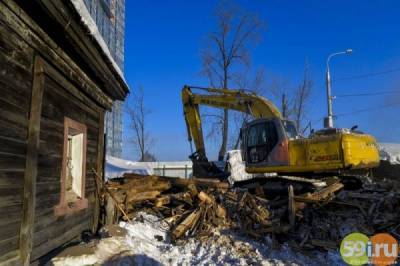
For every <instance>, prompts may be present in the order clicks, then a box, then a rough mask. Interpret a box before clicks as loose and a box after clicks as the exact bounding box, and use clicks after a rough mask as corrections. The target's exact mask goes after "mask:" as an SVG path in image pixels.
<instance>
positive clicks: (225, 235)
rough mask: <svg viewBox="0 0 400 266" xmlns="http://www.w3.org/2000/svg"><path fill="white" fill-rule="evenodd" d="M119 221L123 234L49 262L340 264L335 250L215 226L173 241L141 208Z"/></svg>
mask: <svg viewBox="0 0 400 266" xmlns="http://www.w3.org/2000/svg"><path fill="white" fill-rule="evenodd" d="M120 227H122V228H124V229H125V230H126V233H125V237H121V236H112V237H109V238H104V239H101V240H100V241H98V243H97V244H96V245H95V247H94V248H93V249H94V251H93V252H92V253H91V254H76V255H74V256H73V255H71V252H66V253H67V254H69V255H65V254H64V255H59V256H57V257H56V258H53V259H52V262H53V265H87V264H96V265H98V264H104V265H325V264H328V265H344V264H343V262H342V261H341V259H340V255H339V253H338V251H330V252H320V251H308V253H307V255H305V254H302V253H301V251H293V250H292V249H291V248H290V247H289V246H288V245H287V244H283V245H275V246H276V247H275V248H273V246H274V243H273V241H272V240H271V239H270V238H265V239H264V240H260V241H255V240H252V239H249V238H247V237H243V236H240V235H238V234H237V233H235V232H232V231H229V230H226V231H224V230H222V231H218V230H215V232H214V235H213V236H211V237H210V238H208V239H206V240H199V239H197V238H191V239H188V240H187V241H185V242H181V243H178V244H172V243H171V242H170V240H169V238H168V236H167V231H168V225H167V224H166V223H164V222H162V221H160V220H159V218H157V217H155V216H153V215H149V214H146V213H144V212H140V213H138V215H137V218H135V220H134V221H132V222H131V223H125V222H121V223H120ZM124 229H122V230H124ZM77 247H79V246H77Z"/></svg>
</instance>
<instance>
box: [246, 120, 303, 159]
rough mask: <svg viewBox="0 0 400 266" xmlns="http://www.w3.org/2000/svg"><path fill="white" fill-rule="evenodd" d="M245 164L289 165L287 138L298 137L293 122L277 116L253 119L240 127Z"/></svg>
mask: <svg viewBox="0 0 400 266" xmlns="http://www.w3.org/2000/svg"><path fill="white" fill-rule="evenodd" d="M241 132H242V142H241V143H242V144H241V145H242V153H243V154H242V156H243V158H244V161H245V162H246V166H249V167H259V166H285V165H289V149H288V143H289V139H295V138H298V133H297V129H296V126H295V123H294V122H293V121H290V120H280V119H277V118H269V119H255V120H253V121H252V122H250V123H248V124H247V125H246V126H244V127H243V128H242V131H241Z"/></svg>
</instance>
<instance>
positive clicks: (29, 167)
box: [20, 57, 44, 265]
mask: <svg viewBox="0 0 400 266" xmlns="http://www.w3.org/2000/svg"><path fill="white" fill-rule="evenodd" d="M43 91H44V69H43V60H42V59H41V58H40V57H36V58H35V63H34V78H33V82H32V97H31V110H30V116H29V128H28V145H27V152H26V156H27V159H26V168H25V176H24V198H23V211H22V221H21V231H20V252H21V259H22V262H23V264H24V265H29V262H30V253H31V250H32V237H33V224H34V218H35V207H36V177H37V159H38V150H39V134H40V117H41V111H42V97H43Z"/></svg>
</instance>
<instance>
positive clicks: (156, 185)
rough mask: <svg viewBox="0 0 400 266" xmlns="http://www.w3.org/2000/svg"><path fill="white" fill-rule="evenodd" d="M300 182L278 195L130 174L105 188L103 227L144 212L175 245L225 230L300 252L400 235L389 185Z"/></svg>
mask: <svg viewBox="0 0 400 266" xmlns="http://www.w3.org/2000/svg"><path fill="white" fill-rule="evenodd" d="M275 181H276V180H275ZM301 181H302V180H301ZM301 181H297V183H296V182H293V180H292V184H291V185H289V186H286V187H285V186H282V187H285V189H286V191H285V192H282V191H281V192H280V193H277V190H276V189H275V190H274V191H272V192H271V190H269V188H270V187H271V186H272V185H271V183H273V182H266V180H265V179H262V180H261V181H260V180H259V181H257V180H256V181H254V182H252V183H250V184H249V183H247V184H242V185H240V186H238V187H233V188H231V187H230V186H229V184H228V183H226V182H221V181H218V180H213V179H196V178H193V179H179V178H171V177H162V176H141V175H137V174H125V175H124V177H123V178H117V179H112V180H109V181H108V182H107V184H106V185H104V187H103V189H102V191H103V193H101V201H102V202H103V204H104V206H105V212H104V215H103V217H102V223H104V224H113V223H116V222H117V221H118V220H120V219H122V220H124V221H127V222H131V221H132V220H133V219H136V218H137V214H138V213H139V212H145V213H148V214H151V215H154V216H156V217H158V218H159V219H160V220H162V221H164V222H165V223H166V224H168V226H169V228H170V229H169V232H168V237H169V238H170V239H171V241H173V242H179V241H185V240H187V239H189V238H192V237H194V238H197V239H200V240H203V239H207V238H209V237H210V236H212V235H213V233H214V232H215V229H216V228H219V229H229V230H234V231H236V232H238V233H240V234H242V235H245V236H249V237H251V238H254V239H256V240H257V239H262V238H264V237H265V236H272V238H273V239H274V240H276V241H277V243H279V242H289V243H290V245H291V246H292V247H294V248H297V249H315V248H322V249H327V250H329V249H336V248H337V247H338V246H339V243H340V240H341V239H343V237H344V236H345V235H346V234H348V233H351V232H354V231H362V232H365V233H368V234H371V235H372V234H374V233H376V232H390V233H391V234H392V235H394V236H397V237H399V236H400V213H399V212H398V211H396V210H398V209H399V207H400V193H398V192H395V191H391V190H390V189H391V187H390V186H388V184H389V182H388V181H386V182H385V184H386V185H385V186H384V185H382V184H380V183H373V182H368V180H364V185H363V186H362V188H358V189H356V190H354V188H353V189H345V188H344V185H343V183H342V182H340V180H339V179H338V178H334V177H331V178H327V179H325V180H323V181H319V182H318V183H314V184H313V185H312V186H311V185H310V184H311V182H309V183H308V185H309V186H308V187H304V186H303V183H304V182H301ZM262 182H264V184H263V183H262ZM279 182H280V183H279ZM279 182H276V184H275V187H278V185H279V184H282V182H281V181H279ZM277 184H278V185H277ZM272 187H273V186H272ZM310 187H311V188H310ZM350 188H351V186H350ZM392 188H393V186H392ZM307 190H308V192H305V193H299V192H301V191H307ZM271 195H272V196H271Z"/></svg>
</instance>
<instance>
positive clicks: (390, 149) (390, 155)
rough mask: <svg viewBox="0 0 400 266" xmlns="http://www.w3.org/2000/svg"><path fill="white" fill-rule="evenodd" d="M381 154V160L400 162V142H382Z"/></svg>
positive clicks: (380, 145) (392, 162)
mask: <svg viewBox="0 0 400 266" xmlns="http://www.w3.org/2000/svg"><path fill="white" fill-rule="evenodd" d="M379 155H380V157H381V160H384V161H388V162H390V163H391V164H400V143H380V144H379Z"/></svg>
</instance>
